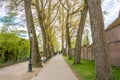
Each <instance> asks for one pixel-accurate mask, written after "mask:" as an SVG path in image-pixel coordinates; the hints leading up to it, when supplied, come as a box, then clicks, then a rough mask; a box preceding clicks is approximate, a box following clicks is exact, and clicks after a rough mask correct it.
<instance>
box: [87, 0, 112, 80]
mask: <svg viewBox="0 0 120 80" xmlns="http://www.w3.org/2000/svg"><path fill="white" fill-rule="evenodd" d="M88 7H89V15H90V23H91V29H92V38H93V51H94V54H95V66H96V80H113V77H112V70H111V64H110V59H109V53H108V46H107V44H106V39H105V32H104V22H103V16H102V10H101V0H88Z"/></svg>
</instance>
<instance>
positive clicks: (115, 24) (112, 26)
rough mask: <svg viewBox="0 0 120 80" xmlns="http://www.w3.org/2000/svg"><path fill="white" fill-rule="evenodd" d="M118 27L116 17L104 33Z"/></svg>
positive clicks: (118, 23)
mask: <svg viewBox="0 0 120 80" xmlns="http://www.w3.org/2000/svg"><path fill="white" fill-rule="evenodd" d="M118 25H120V17H118V18H117V19H116V20H115V21H113V22H112V23H111V24H110V25H109V26H108V28H106V30H105V31H109V30H111V29H113V28H115V27H118Z"/></svg>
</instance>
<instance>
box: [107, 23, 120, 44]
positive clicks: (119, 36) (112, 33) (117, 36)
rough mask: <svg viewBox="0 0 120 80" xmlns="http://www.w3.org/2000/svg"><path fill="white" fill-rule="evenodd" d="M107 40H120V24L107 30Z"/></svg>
mask: <svg viewBox="0 0 120 80" xmlns="http://www.w3.org/2000/svg"><path fill="white" fill-rule="evenodd" d="M106 39H107V42H108V43H109V42H114V41H118V40H120V25H119V26H118V27H115V28H113V29H111V30H109V31H107V32H106Z"/></svg>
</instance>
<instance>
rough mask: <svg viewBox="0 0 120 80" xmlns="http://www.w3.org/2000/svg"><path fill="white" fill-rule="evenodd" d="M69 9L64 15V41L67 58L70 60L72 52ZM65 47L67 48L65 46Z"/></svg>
mask: <svg viewBox="0 0 120 80" xmlns="http://www.w3.org/2000/svg"><path fill="white" fill-rule="evenodd" d="M69 16H70V15H69V10H68V11H67V16H66V42H67V46H68V59H69V60H71V59H73V58H72V53H71V39H70V31H69ZM66 49H67V48H66Z"/></svg>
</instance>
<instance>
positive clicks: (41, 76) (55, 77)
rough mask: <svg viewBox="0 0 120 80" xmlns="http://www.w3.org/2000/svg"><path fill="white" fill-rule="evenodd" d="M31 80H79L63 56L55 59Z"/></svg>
mask: <svg viewBox="0 0 120 80" xmlns="http://www.w3.org/2000/svg"><path fill="white" fill-rule="evenodd" d="M31 80H78V79H77V78H76V76H75V75H74V74H73V72H72V71H71V69H70V68H69V67H68V65H67V64H66V62H65V61H64V59H63V58H62V56H61V55H57V56H55V57H53V58H52V59H51V60H50V62H49V64H48V65H47V66H45V67H43V68H42V69H41V70H40V72H39V73H38V75H37V76H34V77H33V78H32V79H31Z"/></svg>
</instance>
